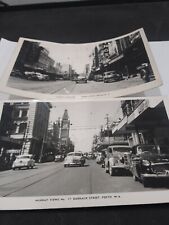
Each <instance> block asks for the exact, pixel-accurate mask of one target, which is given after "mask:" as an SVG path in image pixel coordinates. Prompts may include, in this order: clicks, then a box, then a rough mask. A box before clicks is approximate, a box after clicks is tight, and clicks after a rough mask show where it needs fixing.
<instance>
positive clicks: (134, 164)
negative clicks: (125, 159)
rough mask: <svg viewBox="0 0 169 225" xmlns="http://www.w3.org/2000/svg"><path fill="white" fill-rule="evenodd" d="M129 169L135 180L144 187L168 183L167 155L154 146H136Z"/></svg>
mask: <svg viewBox="0 0 169 225" xmlns="http://www.w3.org/2000/svg"><path fill="white" fill-rule="evenodd" d="M131 170H132V173H133V178H134V180H135V181H140V182H142V183H143V185H144V187H149V186H151V185H152V184H157V185H160V184H167V185H168V183H169V155H167V154H161V153H160V152H159V151H158V149H157V148H156V146H154V145H147V146H146V145H145V146H138V147H137V149H136V151H135V150H134V154H133V155H132V158H131Z"/></svg>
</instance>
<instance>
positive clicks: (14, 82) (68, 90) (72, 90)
mask: <svg viewBox="0 0 169 225" xmlns="http://www.w3.org/2000/svg"><path fill="white" fill-rule="evenodd" d="M143 83H144V81H143V80H142V79H140V78H139V77H133V78H130V79H128V80H122V81H118V82H113V83H104V82H95V81H88V83H80V84H76V82H74V81H31V80H24V79H20V78H15V77H10V79H9V83H8V86H10V87H13V88H19V89H21V90H25V91H33V92H38V93H45V94H57V95H58V94H64V95H68V94H86V93H98V92H108V91H115V90H119V89H123V88H127V87H132V86H137V85H139V84H143Z"/></svg>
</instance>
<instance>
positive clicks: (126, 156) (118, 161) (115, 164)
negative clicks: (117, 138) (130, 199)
mask: <svg viewBox="0 0 169 225" xmlns="http://www.w3.org/2000/svg"><path fill="white" fill-rule="evenodd" d="M131 152H132V148H131V147H130V146H128V145H126V146H125V145H111V146H109V147H108V148H107V151H106V158H105V171H106V172H107V173H108V172H109V174H110V175H111V176H113V175H116V174H118V175H123V174H129V173H130V158H131Z"/></svg>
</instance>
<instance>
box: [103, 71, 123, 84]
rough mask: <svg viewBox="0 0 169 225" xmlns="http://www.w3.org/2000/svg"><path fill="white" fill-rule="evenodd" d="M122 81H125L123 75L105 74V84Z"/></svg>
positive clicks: (111, 72)
mask: <svg viewBox="0 0 169 225" xmlns="http://www.w3.org/2000/svg"><path fill="white" fill-rule="evenodd" d="M120 80H123V77H122V75H121V74H119V73H117V72H115V71H108V72H105V73H104V78H103V81H104V83H110V82H115V81H120Z"/></svg>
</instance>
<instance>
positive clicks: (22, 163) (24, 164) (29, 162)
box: [12, 154, 35, 170]
mask: <svg viewBox="0 0 169 225" xmlns="http://www.w3.org/2000/svg"><path fill="white" fill-rule="evenodd" d="M34 166H35V160H34V159H33V155H31V154H27V155H26V154H25V155H18V156H17V157H16V159H15V161H14V162H13V164H12V169H13V170H15V169H21V168H27V169H29V168H31V169H33V167H34Z"/></svg>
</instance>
